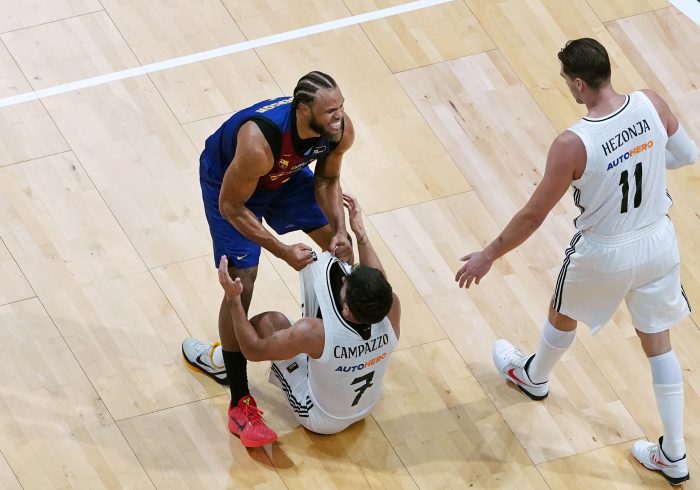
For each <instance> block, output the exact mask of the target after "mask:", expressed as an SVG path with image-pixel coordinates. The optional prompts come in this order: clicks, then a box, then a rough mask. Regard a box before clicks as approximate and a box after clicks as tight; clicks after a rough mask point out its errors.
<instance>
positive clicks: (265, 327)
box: [250, 311, 291, 337]
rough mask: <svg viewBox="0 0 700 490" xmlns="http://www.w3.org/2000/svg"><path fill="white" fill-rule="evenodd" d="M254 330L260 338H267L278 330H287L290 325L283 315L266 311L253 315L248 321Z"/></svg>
mask: <svg viewBox="0 0 700 490" xmlns="http://www.w3.org/2000/svg"><path fill="white" fill-rule="evenodd" d="M250 323H252V324H253V327H255V330H257V332H258V334H259V335H260V336H261V337H268V336H270V335H272V334H273V333H275V332H276V331H278V330H284V329H285V328H289V327H290V326H291V323H290V322H289V319H288V318H287V317H286V315H285V314H284V313H281V312H279V311H266V312H265V313H260V314H258V315H255V316H254V317H253V318H251V319H250Z"/></svg>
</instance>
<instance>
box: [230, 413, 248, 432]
mask: <svg viewBox="0 0 700 490" xmlns="http://www.w3.org/2000/svg"><path fill="white" fill-rule="evenodd" d="M231 420H232V421H233V423H234V424H236V427H238V430H239V431H241V432H243V429H245V426H246V423H245V422H244V423H243V424H239V423H238V420H236V419H235V417H231Z"/></svg>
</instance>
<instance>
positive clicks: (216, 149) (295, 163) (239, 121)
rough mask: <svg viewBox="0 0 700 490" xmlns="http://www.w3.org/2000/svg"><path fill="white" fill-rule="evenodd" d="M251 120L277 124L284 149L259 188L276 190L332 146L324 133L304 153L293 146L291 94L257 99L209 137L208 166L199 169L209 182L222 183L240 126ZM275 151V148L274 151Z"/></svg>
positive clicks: (206, 146) (259, 183)
mask: <svg viewBox="0 0 700 490" xmlns="http://www.w3.org/2000/svg"><path fill="white" fill-rule="evenodd" d="M251 119H263V120H266V121H267V122H269V123H271V124H273V125H274V126H276V127H277V128H278V129H279V131H280V133H281V136H282V148H281V151H280V152H279V156H278V157H277V156H275V158H276V161H275V162H274V165H273V167H272V169H271V170H270V172H268V173H267V174H266V175H264V176H262V177H260V179H259V180H258V189H263V190H274V189H277V188H279V187H280V186H281V185H282V184H284V183H285V182H287V181H288V180H289V179H290V178H291V175H292V174H294V173H295V172H297V171H299V170H301V169H303V168H305V167H307V166H308V165H309V164H311V163H313V162H314V161H315V160H316V159H318V158H321V157H323V156H325V155H326V154H328V152H329V151H331V149H332V148H333V146H332V145H331V143H330V141H329V140H328V139H327V138H325V137H323V136H321V137H320V138H318V140H317V141H316V142H315V143H314V144H313V145H312V146H311V147H310V148H308V149H307V150H306V151H305V152H304V154H299V152H298V150H297V149H296V148H295V145H294V139H295V137H294V134H293V131H295V130H296V128H294V127H293V124H294V117H293V110H292V97H278V98H276V99H268V100H264V101H262V102H258V103H257V104H255V105H252V106H250V107H248V108H246V109H243V110H240V111H238V112H236V113H235V114H234V115H232V116H231V117H230V118H229V119H228V120H227V121H226V122H224V124H223V125H222V126H221V127H220V128H219V129H217V130H216V132H215V133H214V134H212V135H211V136H209V138H207V140H206V143H205V146H204V153H205V154H206V156H207V158H206V159H202V162H204V161H207V163H206V165H207V167H208V168H200V174H201V176H202V177H203V178H206V180H208V181H209V182H210V183H212V184H216V183H218V184H219V185H220V184H221V182H222V181H223V178H224V174H225V173H226V169H228V167H229V165H231V161H232V160H233V156H234V155H235V153H236V143H237V135H238V130H239V129H240V127H241V126H242V125H243V124H244V123H245V122H247V121H250V120H251ZM274 152H275V150H274V149H273V154H274Z"/></svg>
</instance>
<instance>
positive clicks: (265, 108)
mask: <svg viewBox="0 0 700 490" xmlns="http://www.w3.org/2000/svg"><path fill="white" fill-rule="evenodd" d="M292 98H293V97H289V98H288V99H284V100H278V101H277V102H273V103H272V104H267V105H264V106H262V107H259V108H258V109H255V112H257V113H259V114H262V113H263V112H267V111H269V110H270V109H274V108H275V107H279V106H281V105H284V104H289V103H290V102H292Z"/></svg>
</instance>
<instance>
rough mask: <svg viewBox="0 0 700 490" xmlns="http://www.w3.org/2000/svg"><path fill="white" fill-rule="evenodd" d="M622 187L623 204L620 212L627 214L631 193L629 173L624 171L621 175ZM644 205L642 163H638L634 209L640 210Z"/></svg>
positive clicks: (635, 170)
mask: <svg viewBox="0 0 700 490" xmlns="http://www.w3.org/2000/svg"><path fill="white" fill-rule="evenodd" d="M619 185H621V186H622V203H621V204H620V212H621V213H626V212H627V201H628V195H629V192H630V183H629V172H627V170H623V171H622V173H621V174H620V184H619ZM640 204H642V162H637V165H635V166H634V207H635V208H638V207H639V205H640Z"/></svg>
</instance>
